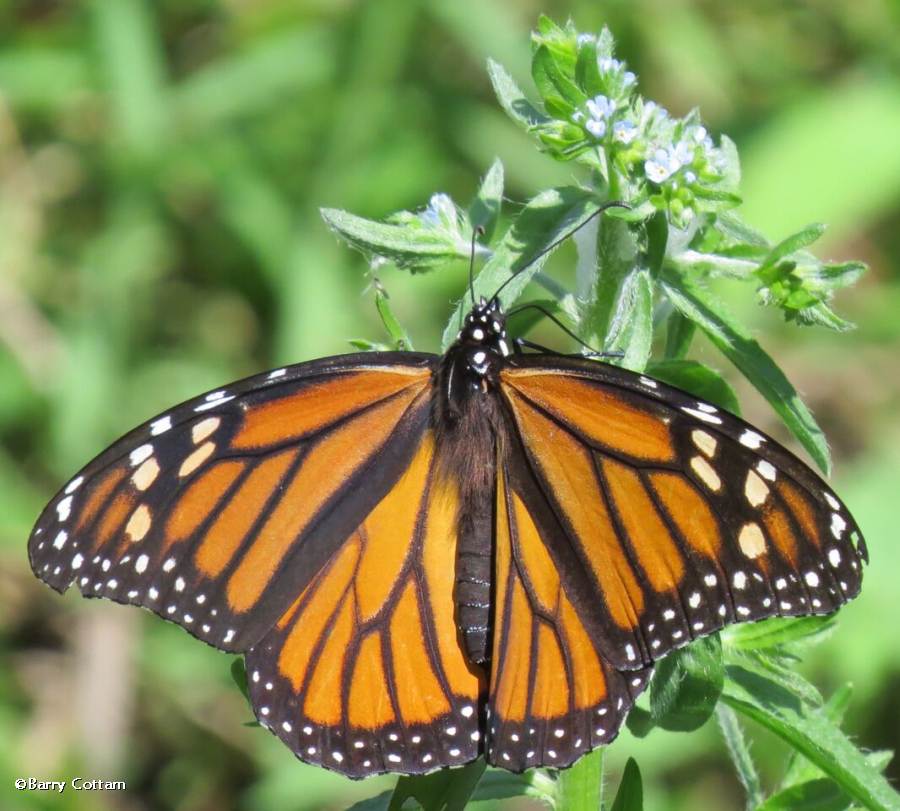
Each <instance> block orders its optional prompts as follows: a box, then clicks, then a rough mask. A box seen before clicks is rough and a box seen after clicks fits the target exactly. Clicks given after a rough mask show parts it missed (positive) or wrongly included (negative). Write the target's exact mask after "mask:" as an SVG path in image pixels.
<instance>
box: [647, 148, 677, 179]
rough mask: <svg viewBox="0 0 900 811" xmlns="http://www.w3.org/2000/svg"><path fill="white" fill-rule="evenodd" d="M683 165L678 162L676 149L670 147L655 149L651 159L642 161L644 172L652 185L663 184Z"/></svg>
mask: <svg viewBox="0 0 900 811" xmlns="http://www.w3.org/2000/svg"><path fill="white" fill-rule="evenodd" d="M683 165H684V164H683V163H682V161H681V160H679V157H678V155H677V154H676V149H673V148H672V146H671V145H669V146H667V147H664V148H660V149H657V150H656V151H655V152H654V153H653V157H652V158H649V159H648V160H646V161H644V172H645V173H646V174H647V177H648V178H650V180H652V181H653V182H654V183H663V182H665V181H666V180H668V179H669V178H670V177H672V175H674V174H675V173H676V172H677V171H678V170H679V169H680V168H681V167H682V166H683Z"/></svg>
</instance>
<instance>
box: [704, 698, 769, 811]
mask: <svg viewBox="0 0 900 811" xmlns="http://www.w3.org/2000/svg"><path fill="white" fill-rule="evenodd" d="M716 720H717V721H718V722H719V729H720V730H721V731H722V737H723V738H724V739H725V745H726V746H727V747H728V754H729V755H730V756H731V762H732V763H733V764H734V768H735V771H736V772H737V775H738V780H740V781H741V785H742V786H743V787H744V791H745V792H746V793H747V808H756V806H757V805H759V804H760V802H762V799H763V796H764V795H763V790H762V783H761V782H760V779H759V773H758V772H757V770H756V765H755V764H754V763H753V758H752V757H751V755H750V747H749V745H748V744H747V739H746V737H745V736H744V730H743V729H742V728H741V724H740V721H738V718H737V716H736V715H735V714H734V710H732V709H731V707H728V706H726V705H725V704H722V703H721V702H719V703H718V704H717V705H716Z"/></svg>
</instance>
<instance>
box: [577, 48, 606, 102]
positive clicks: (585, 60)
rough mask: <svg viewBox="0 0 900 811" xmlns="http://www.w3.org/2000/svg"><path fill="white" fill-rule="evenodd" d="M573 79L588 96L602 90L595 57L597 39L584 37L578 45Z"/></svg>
mask: <svg viewBox="0 0 900 811" xmlns="http://www.w3.org/2000/svg"><path fill="white" fill-rule="evenodd" d="M575 79H576V81H577V82H578V85H579V87H581V89H582V90H584V92H585V95H586V96H588V97H589V98H592V97H593V96H596V95H597V94H598V93H601V92H603V89H604V88H603V82H602V81H601V79H600V64H599V60H598V58H597V41H596V40H594V39H585V40H584V42H582V43H581V45H579V46H578V60H577V62H576V65H575Z"/></svg>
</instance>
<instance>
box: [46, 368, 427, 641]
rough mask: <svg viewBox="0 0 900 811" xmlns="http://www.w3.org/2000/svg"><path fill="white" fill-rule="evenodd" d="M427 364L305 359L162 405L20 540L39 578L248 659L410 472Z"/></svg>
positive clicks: (423, 413)
mask: <svg viewBox="0 0 900 811" xmlns="http://www.w3.org/2000/svg"><path fill="white" fill-rule="evenodd" d="M434 360H435V359H434V357H433V356H426V355H414V354H412V353H409V354H400V353H388V354H385V355H381V356H379V355H368V354H367V355H358V356H345V357H342V358H334V359H326V360H322V361H313V362H311V363H307V364H299V365H297V366H291V367H287V368H286V369H279V370H276V371H275V372H271V373H269V374H266V375H259V376H256V377H252V378H248V379H247V380H244V381H241V382H238V383H235V384H233V385H230V386H227V387H225V388H223V389H221V390H219V391H216V392H212V393H210V394H208V395H205V396H202V397H199V398H196V399H194V400H190V401H188V402H186V403H184V404H182V405H180V406H177V407H175V408H174V409H171V410H170V411H169V412H166V413H165V414H163V415H161V416H159V417H157V418H155V419H154V420H151V421H149V422H147V423H145V424H144V425H142V426H140V427H138V428H136V429H135V430H134V431H132V432H131V433H129V434H128V435H127V436H125V437H124V438H123V439H121V440H119V441H118V442H117V443H115V444H114V445H113V446H111V447H110V448H109V449H107V450H106V451H105V452H104V453H102V454H101V455H100V456H98V457H97V459H95V460H94V461H93V462H91V463H90V464H89V465H88V466H87V467H86V468H85V469H84V470H82V471H81V472H80V473H79V474H78V475H77V476H76V477H75V478H74V479H72V480H71V481H70V482H69V483H68V484H67V485H66V486H65V487H64V488H63V489H62V490H61V491H60V493H58V494H57V496H56V497H54V499H53V500H52V501H51V502H50V504H49V505H48V506H47V507H46V508H45V510H44V512H43V513H42V514H41V516H40V518H39V519H38V522H37V524H36V525H35V528H34V530H33V531H32V535H31V538H30V539H29V547H28V548H29V557H30V560H31V565H32V568H33V569H34V572H35V574H37V575H38V577H40V578H41V579H42V580H44V581H45V582H46V583H48V584H49V585H51V586H52V587H53V588H55V589H56V590H58V591H61V592H62V591H65V590H66V589H67V588H68V587H69V586H70V585H73V584H74V585H77V587H78V588H79V589H80V590H81V592H82V593H83V594H84V595H86V596H91V597H106V598H108V599H112V600H115V601H117V602H120V603H130V604H135V605H141V606H143V607H145V608H149V609H150V610H152V611H154V612H155V613H157V614H159V615H160V616H161V617H163V618H164V619H167V620H171V621H173V622H176V623H178V624H179V625H182V626H183V627H184V628H186V629H187V630H188V631H190V633H192V634H193V635H195V636H197V637H198V638H200V639H202V640H203V641H205V642H207V643H209V644H211V645H214V646H215V647H217V648H220V649H222V650H227V651H243V650H247V649H248V648H250V647H251V646H252V645H253V644H255V643H256V642H258V641H259V639H261V638H262V636H263V635H264V634H265V633H266V632H267V631H268V630H269V628H271V627H272V625H274V623H275V622H276V621H277V620H278V619H279V617H281V616H282V615H283V613H284V612H285V610H286V609H287V608H288V607H289V606H290V605H291V603H292V602H293V601H294V600H295V599H296V596H297V590H298V588H303V587H304V586H305V585H306V584H307V583H308V582H309V581H310V580H311V578H312V577H313V576H314V575H315V573H316V572H317V571H318V570H319V569H320V568H321V566H322V565H323V564H324V563H325V562H326V561H327V560H328V559H329V558H330V557H331V556H332V554H333V552H334V538H346V537H347V535H348V533H349V532H350V531H351V530H352V529H353V528H355V527H356V526H357V525H358V524H359V522H360V521H361V520H362V518H364V517H365V515H366V514H367V513H368V512H369V511H370V510H371V509H372V507H373V506H374V505H375V504H376V503H377V501H378V500H379V499H380V498H381V497H382V496H383V495H384V493H386V492H387V491H388V490H389V489H390V488H391V487H392V486H393V484H394V482H395V481H396V480H397V479H398V478H399V476H400V475H401V473H402V471H403V470H404V469H405V468H406V466H407V465H408V464H409V461H410V459H411V458H412V456H413V454H414V452H415V449H416V447H417V445H418V443H419V441H420V439H421V436H422V435H423V432H424V431H425V430H426V427H427V423H428V418H429V392H430V379H431V367H432V364H433V362H434ZM363 482H364V483H365V486H364V487H363V486H361V485H362V483H363Z"/></svg>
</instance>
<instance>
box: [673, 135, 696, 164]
mask: <svg viewBox="0 0 900 811" xmlns="http://www.w3.org/2000/svg"><path fill="white" fill-rule="evenodd" d="M672 156H673V158H674V160H675V161H677V162H678V168H679V169H680V168H681V167H682V166H687V165H688V164H689V163H693V161H694V147H693V146H691V144H689V143H688V142H687V141H685V140H681V141H679V142H678V143H677V144H675V149H674V151H673V152H672Z"/></svg>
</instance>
